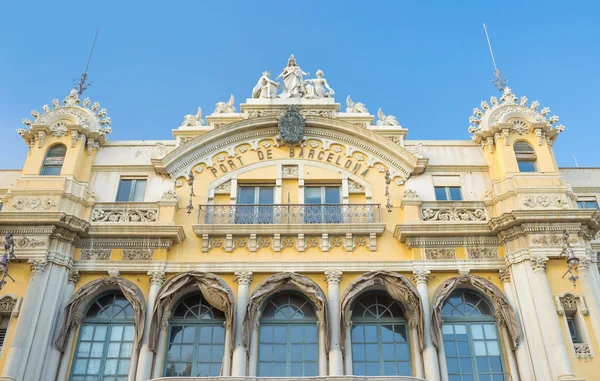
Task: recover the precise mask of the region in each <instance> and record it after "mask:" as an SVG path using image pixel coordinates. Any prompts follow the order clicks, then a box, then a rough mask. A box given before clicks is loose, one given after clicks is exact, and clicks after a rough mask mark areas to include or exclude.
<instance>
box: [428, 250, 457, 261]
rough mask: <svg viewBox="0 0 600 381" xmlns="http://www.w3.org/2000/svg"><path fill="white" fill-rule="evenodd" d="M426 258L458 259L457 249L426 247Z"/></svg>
mask: <svg viewBox="0 0 600 381" xmlns="http://www.w3.org/2000/svg"><path fill="white" fill-rule="evenodd" d="M425 259H432V260H440V259H456V249H425Z"/></svg>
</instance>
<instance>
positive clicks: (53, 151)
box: [40, 144, 67, 176]
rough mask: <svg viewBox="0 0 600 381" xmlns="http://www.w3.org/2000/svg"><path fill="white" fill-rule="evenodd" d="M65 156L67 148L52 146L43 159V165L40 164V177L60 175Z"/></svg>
mask: <svg viewBox="0 0 600 381" xmlns="http://www.w3.org/2000/svg"><path fill="white" fill-rule="evenodd" d="M66 154H67V147H66V146H65V145H64V144H57V145H54V146H52V147H51V148H50V149H49V150H48V152H47V153H46V158H45V159H44V163H43V164H42V171H41V172H40V175H43V176H55V175H56V176H57V175H60V171H61V170H62V166H63V162H64V161H65V155H66Z"/></svg>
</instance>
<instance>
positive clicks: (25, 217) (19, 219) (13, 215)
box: [0, 211, 90, 234]
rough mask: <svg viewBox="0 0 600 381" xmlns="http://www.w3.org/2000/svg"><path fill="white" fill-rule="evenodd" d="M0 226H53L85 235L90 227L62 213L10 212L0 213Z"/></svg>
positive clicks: (82, 221)
mask: <svg viewBox="0 0 600 381" xmlns="http://www.w3.org/2000/svg"><path fill="white" fill-rule="evenodd" d="M0 225H16V226H23V225H54V226H58V227H62V228H65V229H67V230H69V231H72V232H74V233H78V234H82V233H85V232H86V231H87V230H88V228H89V226H90V224H89V222H87V221H84V220H82V219H81V218H79V217H75V216H73V215H68V214H66V213H64V212H25V213H24V212H11V211H3V212H2V213H0ZM11 231H12V230H11Z"/></svg>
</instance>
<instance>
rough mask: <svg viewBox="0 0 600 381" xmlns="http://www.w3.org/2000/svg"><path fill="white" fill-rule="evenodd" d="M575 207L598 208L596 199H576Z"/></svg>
mask: <svg viewBox="0 0 600 381" xmlns="http://www.w3.org/2000/svg"><path fill="white" fill-rule="evenodd" d="M577 207H578V208H581V209H598V203H597V202H596V201H577Z"/></svg>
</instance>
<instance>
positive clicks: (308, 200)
mask: <svg viewBox="0 0 600 381" xmlns="http://www.w3.org/2000/svg"><path fill="white" fill-rule="evenodd" d="M304 203H305V204H321V203H322V202H321V187H306V188H305V189H304Z"/></svg>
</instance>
